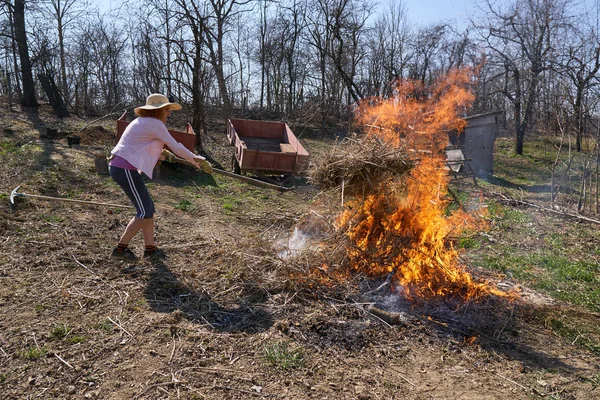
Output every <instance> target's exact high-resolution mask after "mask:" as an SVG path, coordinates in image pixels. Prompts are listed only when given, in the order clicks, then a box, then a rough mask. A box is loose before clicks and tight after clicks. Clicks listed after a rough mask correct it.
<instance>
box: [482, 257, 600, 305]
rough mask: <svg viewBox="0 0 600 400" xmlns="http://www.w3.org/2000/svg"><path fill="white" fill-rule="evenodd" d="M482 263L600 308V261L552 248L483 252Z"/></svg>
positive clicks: (565, 298)
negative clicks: (569, 254)
mask: <svg viewBox="0 0 600 400" xmlns="http://www.w3.org/2000/svg"><path fill="white" fill-rule="evenodd" d="M480 265H481V266H483V267H485V268H488V269H491V270H494V271H499V272H501V273H503V274H505V275H507V276H509V277H510V278H516V279H519V280H521V281H522V282H524V283H526V284H528V285H530V286H532V287H533V288H535V289H538V290H543V291H545V292H546V293H547V294H549V295H550V296H552V297H554V298H557V299H560V300H563V301H567V302H570V303H572V304H577V305H581V306H584V307H586V308H588V309H589V310H592V311H600V264H598V263H596V262H591V261H587V260H575V259H572V258H570V257H565V256H560V255H557V254H555V253H553V252H551V251H548V252H544V253H539V254H538V253H514V252H512V250H511V249H510V248H508V249H506V250H505V252H504V253H501V254H499V255H493V256H491V255H484V256H483V257H482V259H481V260H480Z"/></svg>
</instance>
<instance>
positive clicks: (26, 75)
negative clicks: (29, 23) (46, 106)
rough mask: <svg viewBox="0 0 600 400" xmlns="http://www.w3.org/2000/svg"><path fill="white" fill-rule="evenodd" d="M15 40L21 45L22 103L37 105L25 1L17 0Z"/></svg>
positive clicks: (30, 105) (29, 105)
mask: <svg viewBox="0 0 600 400" xmlns="http://www.w3.org/2000/svg"><path fill="white" fill-rule="evenodd" d="M15 40H16V42H17V45H18V47H19V58H20V61H21V80H22V82H23V96H22V97H21V105H22V106H23V107H37V106H38V102H37V100H36V98H35V84H34V82H33V74H32V72H31V60H30V59H29V48H28V46H27V34H26V31H25V1H24V0H15Z"/></svg>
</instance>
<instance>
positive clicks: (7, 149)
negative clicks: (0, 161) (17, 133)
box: [0, 141, 19, 156]
mask: <svg viewBox="0 0 600 400" xmlns="http://www.w3.org/2000/svg"><path fill="white" fill-rule="evenodd" d="M17 151H19V148H18V147H17V146H16V144H15V143H13V142H12V141H6V142H2V143H0V156H3V155H5V154H14V153H16V152H17Z"/></svg>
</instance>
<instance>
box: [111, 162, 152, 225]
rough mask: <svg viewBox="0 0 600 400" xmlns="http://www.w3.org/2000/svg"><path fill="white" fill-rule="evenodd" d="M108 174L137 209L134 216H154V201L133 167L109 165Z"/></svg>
mask: <svg viewBox="0 0 600 400" xmlns="http://www.w3.org/2000/svg"><path fill="white" fill-rule="evenodd" d="M109 171H110V176H112V178H113V179H114V181H115V182H117V183H118V184H119V186H121V188H122V189H123V191H124V192H125V194H126V195H127V197H129V200H131V202H132V203H133V205H134V207H135V209H136V210H137V214H136V217H138V218H152V217H153V216H154V211H155V210H154V202H153V201H152V198H151V197H150V193H148V189H146V185H145V184H144V180H143V179H142V175H141V174H140V173H138V172H137V171H136V170H133V169H124V168H119V167H115V166H114V165H111V166H110V167H109Z"/></svg>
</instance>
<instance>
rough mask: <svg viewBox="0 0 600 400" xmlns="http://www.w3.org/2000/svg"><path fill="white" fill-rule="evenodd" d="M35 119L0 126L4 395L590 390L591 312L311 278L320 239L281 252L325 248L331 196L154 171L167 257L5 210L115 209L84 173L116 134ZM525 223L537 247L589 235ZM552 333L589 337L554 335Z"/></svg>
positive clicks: (517, 395) (467, 394) (101, 233)
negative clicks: (298, 236)
mask: <svg viewBox="0 0 600 400" xmlns="http://www.w3.org/2000/svg"><path fill="white" fill-rule="evenodd" d="M117 117H118V116H117ZM115 118H116V117H115ZM42 122H43V123H46V124H51V123H57V124H58V122H56V121H53V120H52V118H51V117H50V116H49V115H47V114H43V113H41V114H39V115H37V119H33V118H31V117H28V116H27V115H25V114H22V113H17V112H13V113H8V114H6V115H4V117H3V118H2V121H1V123H2V128H3V131H2V132H0V143H1V144H2V147H1V148H0V161H1V162H0V174H1V176H2V177H3V178H2V180H1V181H0V182H1V183H0V193H1V195H0V197H1V200H2V201H1V202H0V244H1V246H0V307H1V310H2V313H0V392H1V393H3V398H8V399H22V398H41V399H54V398H65V399H67V398H72V399H84V398H91V399H171V398H172V399H176V398H182V399H194V398H195V399H240V398H287V399H304V398H320V399H383V398H385V399H505V398H513V399H536V398H540V399H594V398H600V388H599V386H600V356H599V354H600V351H599V349H598V348H597V347H595V346H594V345H593V343H597V342H594V341H593V340H591V339H594V334H593V333H591V334H590V333H589V332H594V330H595V332H598V330H597V328H598V322H599V315H598V314H597V313H594V312H590V311H586V310H584V309H581V308H577V307H575V306H572V305H569V304H566V303H560V302H558V301H556V300H553V299H550V298H549V297H547V296H544V295H543V294H540V293H536V292H535V291H533V290H531V289H529V288H527V287H525V286H523V285H521V284H520V283H519V282H518V281H516V280H515V279H513V278H511V277H510V276H505V275H502V274H492V273H490V272H485V271H483V270H477V269H475V268H473V273H474V274H475V275H477V276H483V277H486V278H487V279H490V280H492V281H493V282H495V283H496V284H497V285H498V287H500V288H504V289H506V290H508V289H511V288H512V289H517V290H519V291H520V293H521V296H520V297H519V299H518V300H515V301H513V302H509V301H506V300H503V299H494V298H491V299H487V300H485V301H483V302H480V303H468V304H459V303H456V302H451V301H444V302H441V301H440V302H420V303H411V302H409V301H407V300H406V299H403V297H402V296H401V294H399V293H397V292H395V293H394V292H390V291H389V290H388V288H387V287H386V286H384V287H382V288H379V289H377V288H378V287H379V286H380V285H381V284H382V281H370V280H368V279H366V278H365V277H361V276H354V277H351V278H349V279H347V280H345V281H336V280H326V279H323V277H322V276H321V277H318V278H315V277H314V276H313V275H310V274H309V270H311V269H314V268H315V267H318V262H319V260H320V259H321V258H326V256H325V255H322V253H323V248H322V247H321V248H320V250H319V249H316V247H318V246H319V241H314V242H312V246H308V248H309V249H312V250H307V251H302V252H299V253H298V255H297V256H296V257H293V258H286V257H284V255H285V254H284V253H282V251H285V245H286V243H289V242H290V240H292V239H294V238H295V236H293V232H294V227H295V226H297V225H298V224H300V225H303V226H304V227H305V228H306V227H307V226H311V227H313V231H312V233H316V232H321V234H322V235H324V236H323V237H326V236H327V235H326V233H323V232H322V231H323V230H326V227H327V226H328V225H329V223H330V221H331V220H332V219H333V217H334V216H333V215H331V214H329V211H328V209H329V208H330V204H331V199H329V198H328V195H327V194H324V193H321V192H320V191H319V190H318V189H317V188H313V187H311V186H310V185H308V184H306V183H304V182H299V183H298V185H297V186H296V188H295V189H294V190H292V191H289V192H283V193H280V192H276V191H273V190H269V189H262V188H256V187H252V186H248V185H246V184H244V183H241V182H239V181H236V180H233V179H229V178H224V177H221V176H215V177H210V176H207V175H204V174H202V173H196V172H194V171H191V170H189V169H186V168H182V167H175V168H174V167H169V166H164V167H163V168H162V169H161V174H160V177H159V178H157V179H155V180H154V181H152V182H151V184H150V186H149V188H150V191H151V193H152V194H153V196H154V198H155V202H156V205H157V209H158V213H157V222H156V226H157V229H156V236H157V243H158V244H159V245H160V246H161V247H162V248H164V249H165V251H166V252H167V253H168V255H169V257H168V258H167V259H166V260H165V261H164V262H160V263H150V262H145V261H140V262H138V263H135V264H124V263H122V262H118V261H113V260H110V259H109V258H108V255H109V254H110V251H111V249H112V247H113V246H114V244H115V243H116V241H117V239H118V237H119V235H120V234H121V232H122V230H123V229H124V227H125V224H126V223H127V221H128V219H129V218H130V216H131V213H130V211H129V210H127V209H119V208H110V207H101V206H92V205H84V204H76V203H67V202H58V201H44V200H39V199H33V198H19V199H17V207H16V208H15V209H14V210H11V209H10V207H9V199H8V194H9V193H10V192H11V190H12V189H14V188H15V187H16V186H18V185H21V190H20V191H21V192H25V193H35V194H42V195H48V196H58V197H64V198H74V199H80V200H92V201H99V202H110V203H119V204H126V198H125V197H124V195H123V194H122V193H121V192H120V190H119V188H118V187H116V186H115V185H114V184H113V183H112V182H111V180H110V177H108V176H106V175H100V174H98V173H97V171H96V169H95V164H94V155H95V154H97V153H98V152H100V153H101V152H103V151H105V150H106V148H108V149H110V146H111V144H112V132H111V125H110V123H106V124H102V125H101V124H98V125H92V126H90V127H88V128H87V129H86V130H84V131H82V132H79V134H80V135H81V145H80V146H79V147H69V146H67V145H66V141H65V135H66V133H65V132H67V131H69V132H70V133H72V132H73V131H77V130H78V129H80V127H81V126H82V125H83V121H78V120H76V119H73V121H70V122H62V124H64V125H65V126H64V132H63V133H62V136H60V137H59V138H57V139H46V138H40V137H39V128H41V127H42V125H41V123H42ZM69 124H71V125H69ZM223 136H224V132H221V131H220V130H215V131H214V132H209V135H208V137H207V138H205V145H206V151H207V152H208V153H209V155H211V157H212V158H214V159H215V160H216V161H219V160H220V161H222V164H224V165H225V164H226V163H227V162H228V160H227V157H228V155H229V154H230V153H229V151H228V150H227V147H226V146H225V143H224V138H223ZM303 143H304V144H305V146H306V147H307V148H308V150H309V151H310V152H311V153H312V154H313V155H317V156H318V154H319V152H322V151H324V150H323V149H325V148H327V146H328V145H329V144H331V141H328V140H324V139H315V138H311V137H309V136H307V137H306V138H304V139H303ZM524 212H528V213H531V215H532V218H533V220H534V221H536V222H535V224H536V227H537V231H536V232H537V233H536V235H539V236H540V237H541V236H543V235H544V234H545V233H549V232H550V231H551V232H566V233H564V234H565V235H567V234H571V233H572V234H576V232H579V231H581V230H582V229H583V230H585V231H586V232H592V233H590V235H594V233H593V232H595V231H596V230H597V229H596V227H595V226H594V225H593V224H589V225H587V224H585V223H584V222H581V221H576V222H574V221H572V220H570V219H566V218H564V217H561V216H560V215H553V214H550V213H544V212H542V211H540V210H535V209H526V210H525V211H524ZM544 230H546V231H544ZM561 234H562V233H561ZM486 235H487V236H488V237H489V238H490V241H489V245H488V246H487V247H485V248H483V249H479V254H474V255H472V257H473V258H476V257H478V256H481V252H494V248H495V247H496V246H500V245H511V244H512V245H514V247H515V251H528V250H527V249H528V248H529V249H530V248H531V246H536V240H537V239H536V237H537V236H536V235H534V236H531V235H530V236H529V237H527V238H520V239H521V240H519V239H518V238H515V236H507V235H506V234H505V232H504V231H502V230H501V229H500V228H498V227H497V228H496V229H494V228H492V230H491V231H490V232H489V233H487V234H486ZM317 237H318V235H317ZM525 239H527V240H525ZM590 240H592V241H595V240H597V236H591V239H590ZM595 243H597V241H596V242H595ZM142 246H143V242H142V239H141V237H136V238H135V239H134V241H133V242H132V244H131V247H132V248H133V250H134V251H135V252H136V253H138V254H139V253H141V250H142ZM587 249H588V247H583V248H582V252H581V254H580V256H581V257H586V254H587V253H586V251H587ZM470 257H471V256H470V255H469V254H465V255H464V258H465V261H466V262H467V263H468V260H469V258H470ZM373 305H374V306H376V308H377V309H383V310H387V311H388V312H390V313H392V314H378V313H377V312H375V310H373V309H370V307H371V306H373ZM389 315H392V316H393V318H392V319H387V318H386V316H389ZM557 321H559V322H561V323H563V324H564V325H565V326H567V325H568V326H575V327H577V328H578V329H579V331H580V333H581V335H579V336H576V337H575V338H573V337H572V336H567V335H560V334H558V333H557V332H558V331H557V329H556V324H557V323H558V322H557ZM584 337H585V339H586V341H584V340H582V339H583V338H584ZM588 339H589V340H588ZM582 343H584V344H586V345H582ZM274 349H279V350H280V352H279V355H275V356H274V358H271V361H269V359H268V358H267V357H266V351H267V350H270V351H271V352H273V351H274Z"/></svg>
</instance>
